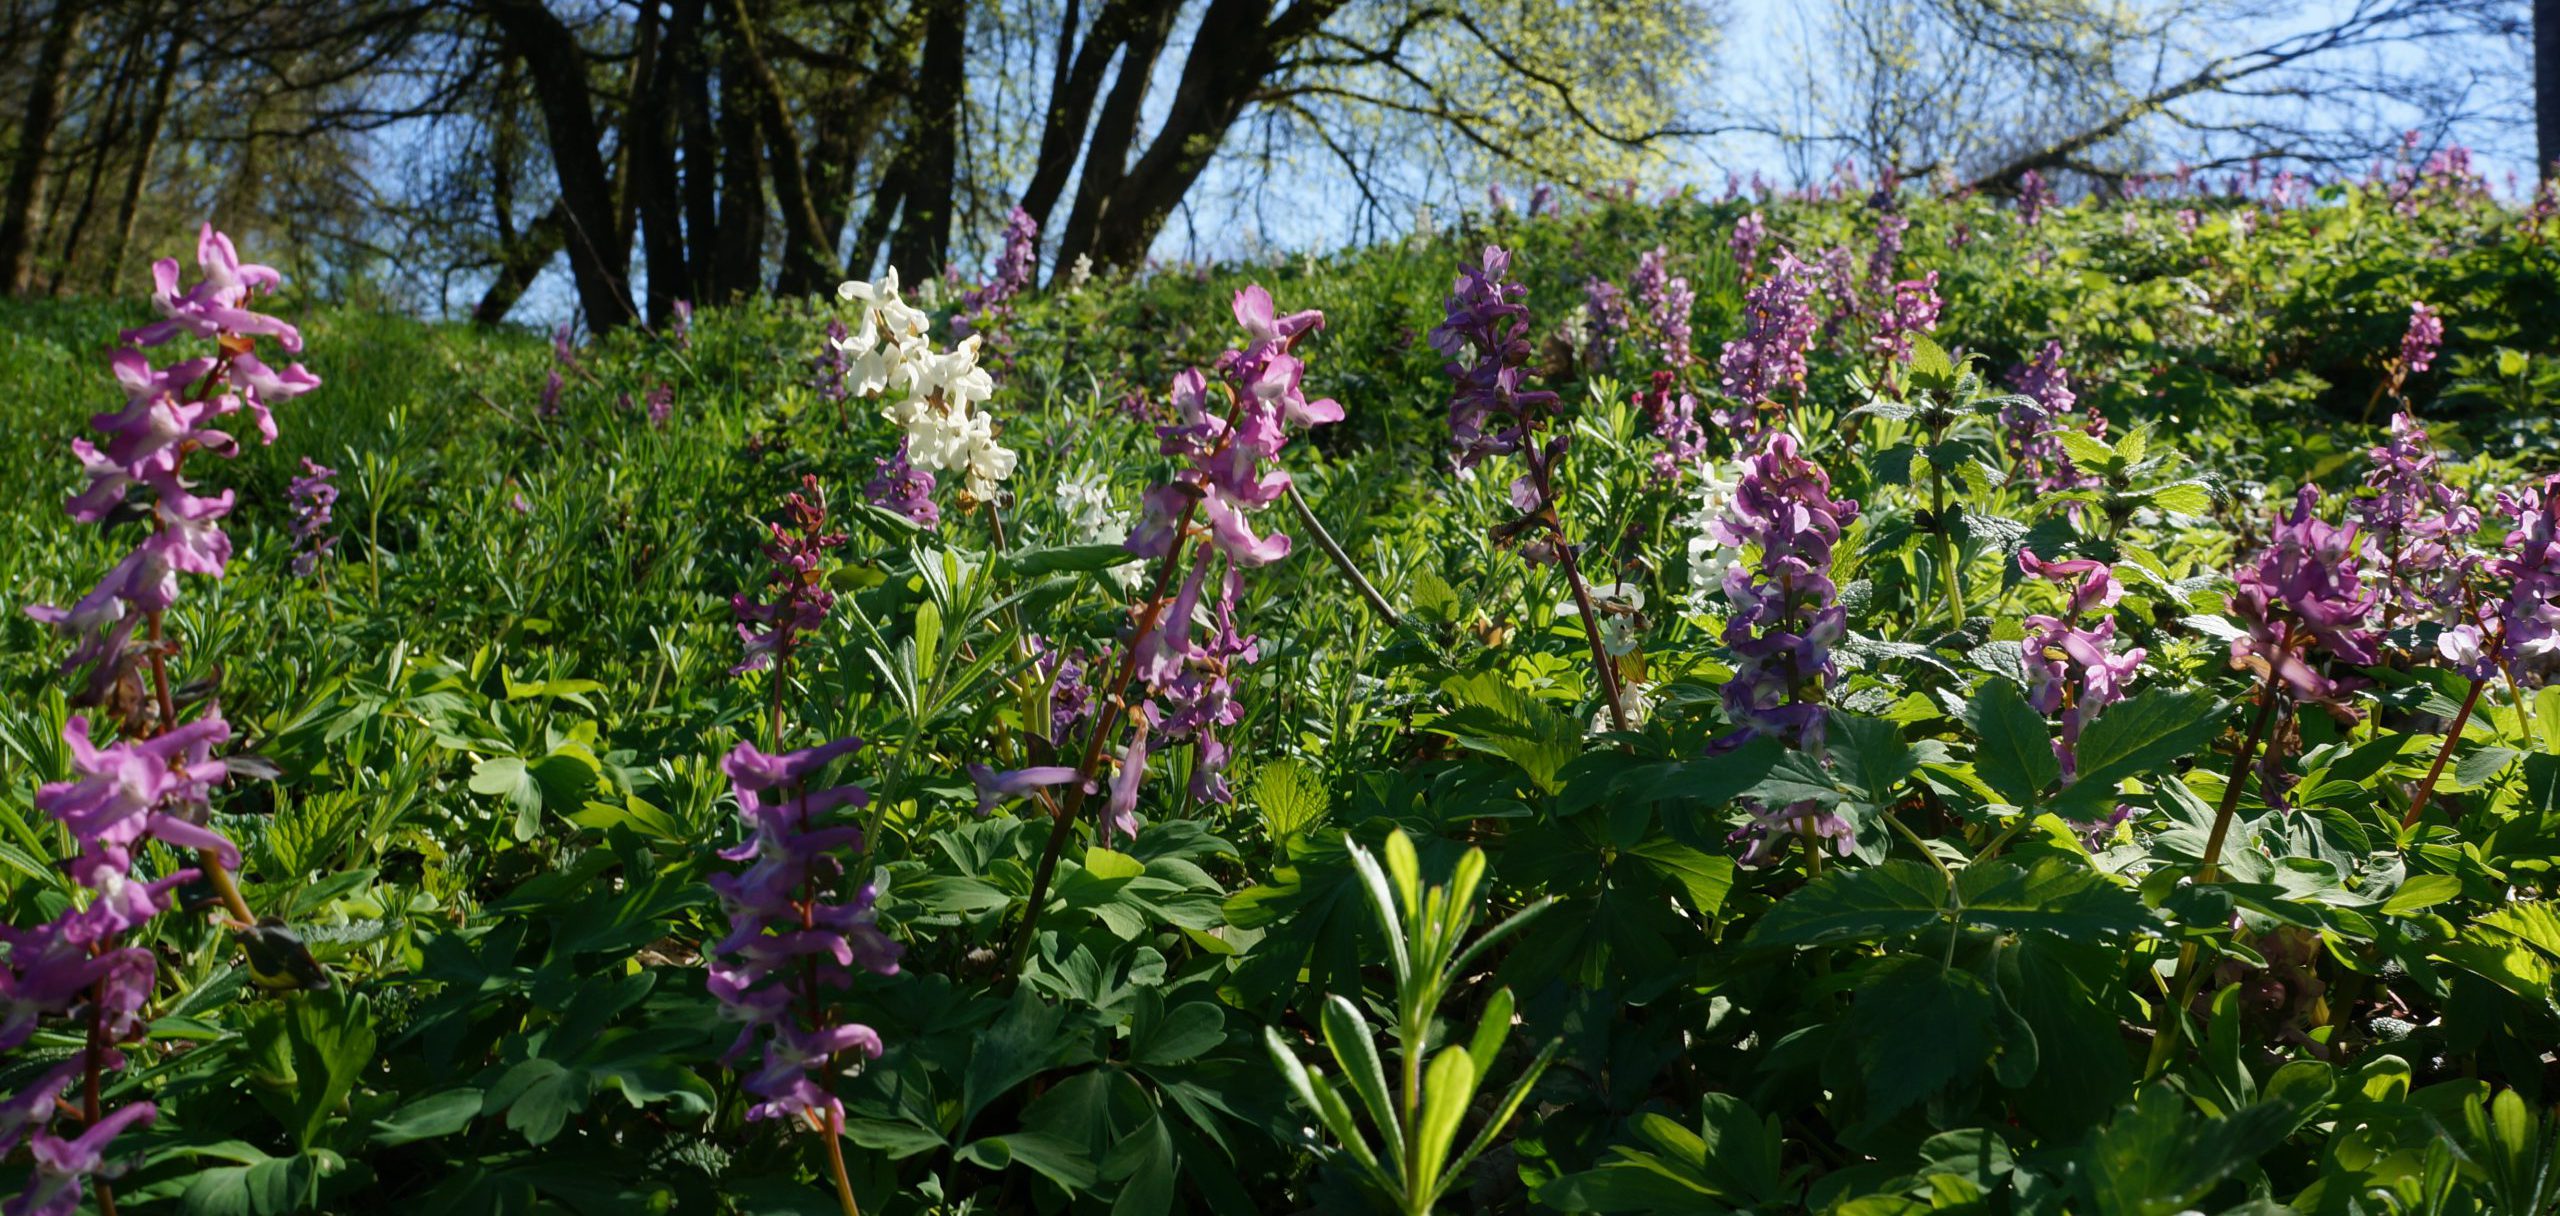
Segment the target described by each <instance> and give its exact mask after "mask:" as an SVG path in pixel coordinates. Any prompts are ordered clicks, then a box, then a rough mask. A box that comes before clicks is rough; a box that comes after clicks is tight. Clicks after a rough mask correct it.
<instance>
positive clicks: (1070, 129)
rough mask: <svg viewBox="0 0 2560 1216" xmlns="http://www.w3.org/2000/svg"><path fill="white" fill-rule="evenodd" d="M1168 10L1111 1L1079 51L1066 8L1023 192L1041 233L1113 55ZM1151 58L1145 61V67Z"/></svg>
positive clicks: (1148, 2) (1130, 0)
mask: <svg viewBox="0 0 2560 1216" xmlns="http://www.w3.org/2000/svg"><path fill="white" fill-rule="evenodd" d="M1170 7H1172V6H1170V5H1166V4H1162V3H1159V2H1158V0H1110V2H1109V3H1106V4H1105V5H1103V8H1102V11H1101V12H1099V13H1097V14H1095V15H1094V18H1093V31H1092V33H1090V34H1088V35H1086V37H1085V40H1084V45H1083V46H1081V47H1077V46H1075V45H1074V29H1073V26H1074V22H1075V12H1074V9H1073V7H1072V6H1070V8H1069V9H1068V14H1067V17H1066V20H1065V21H1064V22H1062V23H1061V26H1060V29H1059V33H1058V70H1057V73H1056V75H1055V76H1054V77H1053V78H1052V79H1051V83H1050V90H1049V108H1048V113H1047V115H1046V117H1045V118H1044V119H1043V120H1042V122H1041V128H1040V151H1039V153H1038V154H1037V155H1036V156H1034V157H1033V158H1032V162H1031V163H1032V168H1031V181H1030V183H1029V184H1028V185H1026V186H1024V187H1023V191H1022V209H1023V210H1024V211H1026V212H1029V213H1030V215H1031V218H1032V220H1034V221H1035V222H1037V223H1038V224H1039V225H1040V228H1041V230H1042V231H1044V232H1045V231H1047V230H1048V228H1049V217H1050V216H1051V215H1052V214H1054V213H1055V212H1056V211H1057V207H1058V198H1059V196H1060V195H1061V194H1062V193H1063V192H1064V191H1065V190H1066V185H1067V176H1068V175H1069V174H1071V173H1073V172H1075V167H1076V153H1077V152H1078V151H1080V150H1081V149H1082V147H1083V145H1084V137H1085V130H1086V128H1087V127H1088V126H1090V125H1091V123H1092V119H1093V102H1094V96H1095V94H1097V93H1099V92H1100V91H1101V89H1102V77H1103V73H1104V71H1105V70H1106V69H1108V68H1109V67H1110V66H1111V57H1112V55H1113V54H1115V53H1117V52H1118V51H1119V49H1120V47H1121V45H1122V44H1123V43H1126V42H1128V41H1129V38H1130V34H1131V33H1132V31H1133V30H1137V29H1139V28H1140V27H1142V26H1143V25H1145V24H1147V23H1148V22H1150V21H1151V20H1152V19H1153V18H1155V17H1156V16H1157V15H1158V14H1157V13H1156V12H1155V11H1154V10H1157V9H1164V8H1170ZM1132 57H1133V58H1135V55H1134V53H1133V56H1132ZM1154 58H1155V57H1154V56H1153V55H1147V56H1146V59H1147V60H1148V61H1149V63H1150V65H1152V62H1153V60H1154ZM1123 147H1124V148H1125V147H1126V145H1125V144H1124V145H1123Z"/></svg>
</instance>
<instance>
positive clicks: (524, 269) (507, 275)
mask: <svg viewBox="0 0 2560 1216" xmlns="http://www.w3.org/2000/svg"><path fill="white" fill-rule="evenodd" d="M568 236H569V220H568V215H567V213H566V212H565V211H564V210H563V209H562V207H561V205H560V204H559V203H557V202H554V203H553V204H551V209H550V210H549V211H545V212H543V213H542V218H540V219H537V220H535V221H534V222H533V224H532V226H530V227H528V228H526V229H525V230H524V232H523V233H522V234H521V235H518V236H515V237H514V238H513V239H510V240H508V241H506V242H505V244H504V247H503V248H502V249H501V250H500V252H499V261H498V276H497V278H495V279H493V280H491V281H490V283H489V289H488V290H487V291H485V292H482V293H481V294H480V303H479V304H478V305H476V306H474V307H473V308H472V310H471V323H472V324H474V325H478V326H482V327H484V328H490V327H495V326H497V325H500V324H503V323H505V321H506V319H507V314H508V313H511V312H514V311H515V307H516V301H518V300H521V299H523V298H524V293H525V289H526V288H529V287H531V286H533V280H534V278H535V276H537V275H540V274H541V273H542V268H543V267H545V266H548V265H550V264H551V257H552V255H553V254H556V253H558V252H560V250H561V249H562V248H563V247H564V246H565V245H566V244H567V243H568Z"/></svg>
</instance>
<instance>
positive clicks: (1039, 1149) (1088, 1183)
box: [952, 1132, 1101, 1195]
mask: <svg viewBox="0 0 2560 1216" xmlns="http://www.w3.org/2000/svg"><path fill="white" fill-rule="evenodd" d="M952 1156H953V1157H954V1158H955V1159H957V1160H960V1161H964V1162H966V1163H968V1164H970V1165H975V1166H979V1167H981V1168H984V1169H989V1170H1003V1169H1008V1168H1010V1167H1012V1166H1013V1165H1015V1164H1017V1163H1019V1164H1021V1165H1026V1166H1029V1167H1030V1168H1031V1169H1032V1170H1033V1171H1034V1172H1036V1173H1038V1174H1039V1175H1040V1176H1041V1177H1044V1178H1047V1179H1048V1180H1049V1181H1051V1182H1054V1183H1057V1184H1058V1185H1059V1186H1061V1187H1064V1188H1066V1191H1067V1193H1068V1194H1070V1195H1073V1194H1081V1193H1082V1192H1085V1191H1089V1190H1092V1189H1093V1186H1094V1184H1095V1183H1096V1182H1099V1181H1100V1180H1101V1174H1100V1171H1098V1170H1097V1169H1095V1167H1094V1163H1093V1160H1092V1159H1091V1158H1090V1157H1088V1156H1086V1155H1085V1152H1084V1149H1083V1147H1082V1146H1080V1145H1078V1144H1076V1143H1075V1142H1074V1141H1071V1140H1068V1139H1066V1138H1065V1137H1062V1136H1051V1135H1046V1134H1043V1133H1040V1132H1016V1133H1014V1134H1012V1135H1009V1136H989V1137H987V1138H986V1139H984V1140H979V1141H976V1142H974V1143H971V1144H966V1145H962V1146H961V1147H960V1149H959V1151H957V1152H955V1153H953V1154H952Z"/></svg>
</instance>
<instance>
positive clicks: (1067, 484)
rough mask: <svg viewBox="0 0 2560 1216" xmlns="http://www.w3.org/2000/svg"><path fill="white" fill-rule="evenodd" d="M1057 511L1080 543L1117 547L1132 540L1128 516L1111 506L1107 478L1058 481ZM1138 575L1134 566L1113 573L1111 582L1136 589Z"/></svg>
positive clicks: (1129, 564)
mask: <svg viewBox="0 0 2560 1216" xmlns="http://www.w3.org/2000/svg"><path fill="white" fill-rule="evenodd" d="M1058 508H1059V510H1061V511H1063V512H1064V513H1065V514H1066V517H1067V528H1068V530H1069V532H1070V533H1071V534H1072V535H1073V536H1074V537H1075V538H1076V540H1077V541H1078V542H1079V543H1083V544H1094V545H1116V544H1119V543H1120V542H1122V541H1125V540H1127V539H1129V513H1128V512H1126V511H1123V510H1121V509H1119V508H1118V507H1116V506H1113V505H1112V503H1111V483H1110V482H1109V481H1108V480H1107V479H1105V478H1102V477H1098V476H1097V477H1095V478H1093V479H1092V480H1090V481H1078V480H1076V479H1075V478H1072V477H1062V478H1059V479H1058ZM1139 573H1140V572H1139V567H1138V564H1137V563H1134V562H1123V563H1121V564H1120V565H1117V566H1113V567H1111V570H1110V575H1111V579H1112V581H1113V582H1116V583H1118V584H1120V585H1121V586H1122V587H1123V588H1125V589H1128V590H1136V589H1137V585H1138V578H1139Z"/></svg>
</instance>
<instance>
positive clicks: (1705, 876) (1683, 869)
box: [1625, 837, 1734, 920]
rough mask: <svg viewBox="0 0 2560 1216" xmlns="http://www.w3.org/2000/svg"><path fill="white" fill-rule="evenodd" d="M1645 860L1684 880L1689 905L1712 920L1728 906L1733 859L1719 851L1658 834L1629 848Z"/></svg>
mask: <svg viewBox="0 0 2560 1216" xmlns="http://www.w3.org/2000/svg"><path fill="white" fill-rule="evenodd" d="M1625 855H1626V856H1629V857H1633V858H1635V859H1637V860H1639V861H1642V862H1643V863H1644V864H1645V868H1647V869H1649V870H1652V871H1653V872H1654V873H1656V874H1659V875H1661V876H1663V877H1664V878H1668V879H1670V880H1672V881H1673V882H1676V883H1679V884H1680V889H1681V890H1682V891H1684V892H1686V893H1687V894H1688V896H1689V906H1690V908H1692V909H1693V910H1695V911H1696V912H1697V913H1698V915H1700V916H1702V917H1705V918H1707V919H1709V920H1713V919H1714V918H1715V914H1716V910H1717V909H1719V908H1721V907H1723V906H1724V898H1725V896H1726V894H1727V893H1729V892H1731V891H1732V890H1733V874H1734V864H1733V859H1732V858H1730V857H1726V856H1723V855H1721V854H1717V853H1709V852H1706V851H1704V850H1701V849H1695V848H1691V847H1690V846H1688V845H1685V844H1681V843H1680V842H1678V841H1676V840H1671V839H1668V838H1664V837H1654V838H1651V839H1647V840H1644V841H1640V842H1638V843H1637V844H1635V845H1634V846H1632V847H1630V848H1628V849H1627V850H1626V851H1625Z"/></svg>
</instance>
